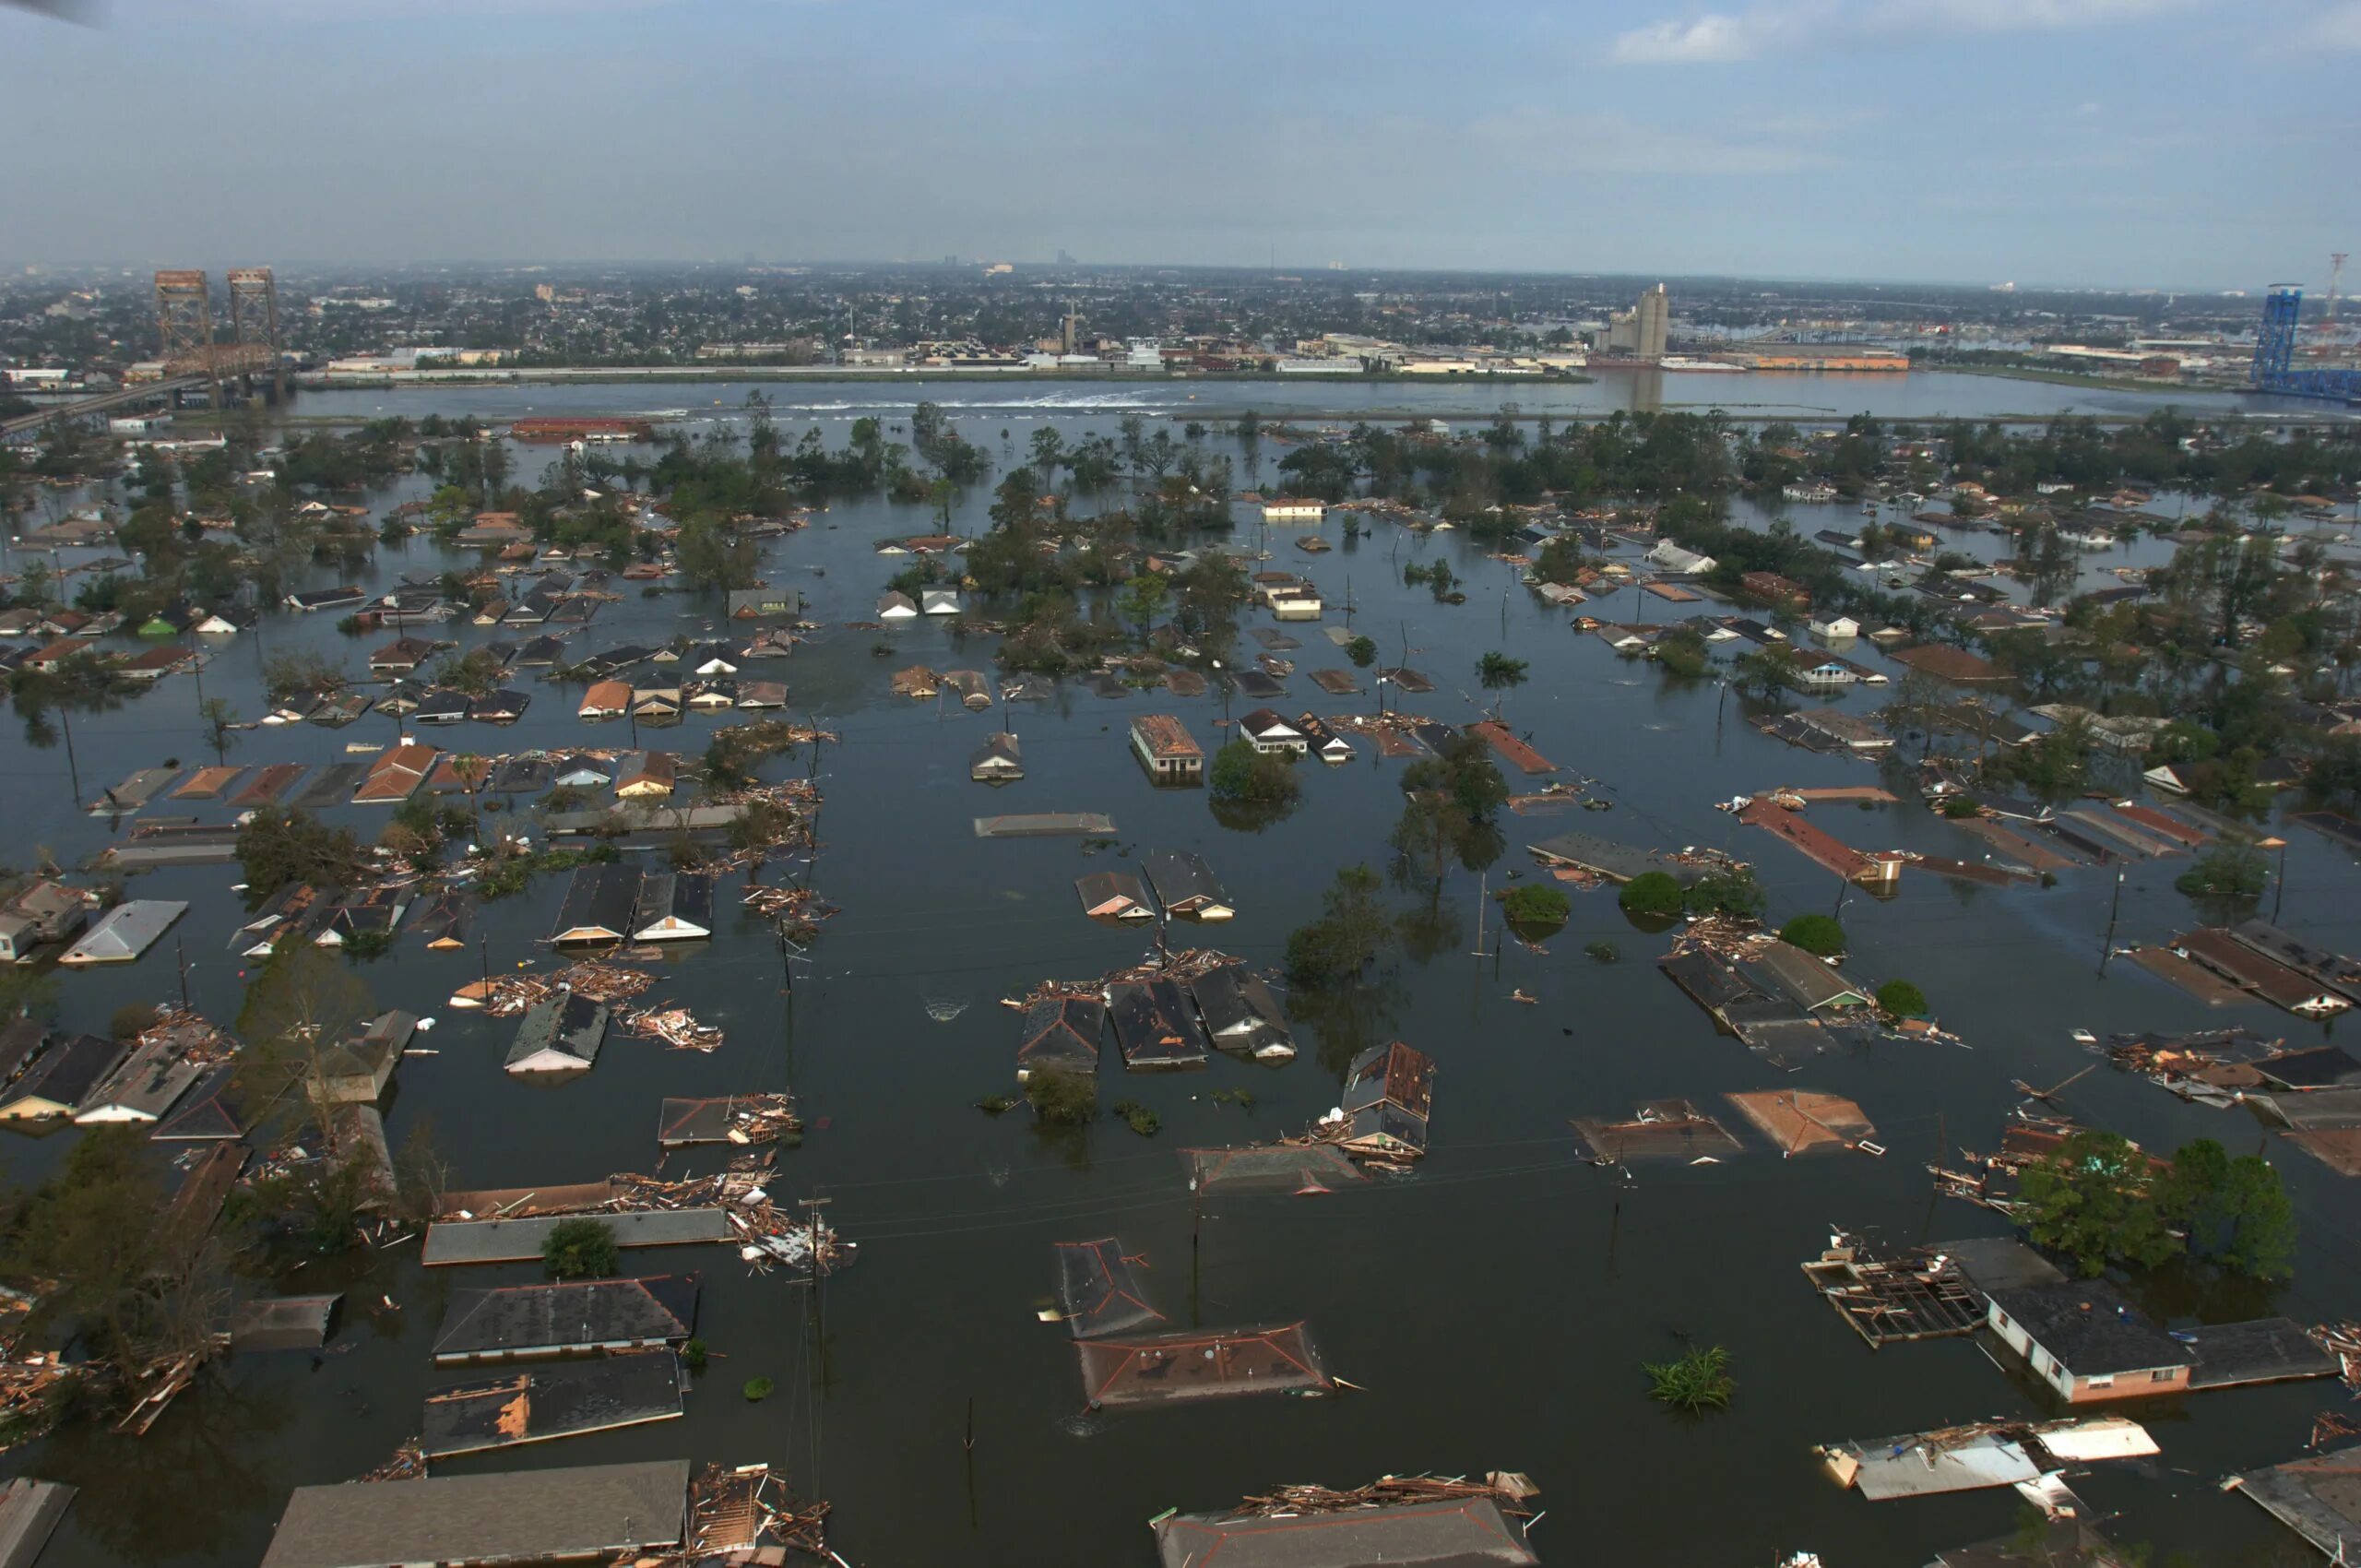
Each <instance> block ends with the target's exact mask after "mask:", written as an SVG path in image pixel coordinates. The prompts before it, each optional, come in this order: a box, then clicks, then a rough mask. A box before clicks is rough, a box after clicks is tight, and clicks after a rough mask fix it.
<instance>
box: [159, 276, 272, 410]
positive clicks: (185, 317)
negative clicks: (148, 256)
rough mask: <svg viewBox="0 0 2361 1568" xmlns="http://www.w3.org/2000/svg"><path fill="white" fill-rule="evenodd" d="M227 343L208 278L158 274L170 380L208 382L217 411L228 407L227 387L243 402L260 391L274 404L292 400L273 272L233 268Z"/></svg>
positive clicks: (161, 336) (161, 329)
mask: <svg viewBox="0 0 2361 1568" xmlns="http://www.w3.org/2000/svg"><path fill="white" fill-rule="evenodd" d="M227 281H228V283H229V286H230V288H229V294H230V299H229V304H230V318H229V320H228V321H227V322H225V323H223V325H224V326H226V327H228V328H229V332H228V339H227V341H222V340H219V339H217V337H216V334H215V331H214V321H213V298H212V290H211V288H210V287H209V286H208V283H207V280H206V277H205V274H204V273H202V272H198V271H194V270H186V269H175V270H171V271H164V272H159V273H157V274H156V335H157V337H158V339H160V345H161V348H162V350H163V352H162V356H161V357H162V359H163V362H164V377H165V379H166V380H179V379H181V378H184V377H188V376H195V377H197V378H198V379H200V380H202V381H204V382H205V383H206V384H207V385H208V388H209V390H210V392H211V394H212V399H213V406H214V407H215V408H217V409H218V408H219V407H221V406H222V402H221V397H222V383H224V382H231V383H233V384H234V385H235V386H236V387H237V390H238V392H239V393H240V394H241V396H242V397H244V396H252V395H253V394H255V393H256V392H260V393H261V394H262V396H263V397H265V398H268V399H269V400H270V401H271V402H274V403H277V402H282V401H284V400H285V399H286V397H287V363H286V361H285V360H284V359H283V358H282V357H281V355H280V353H279V286H278V284H277V282H276V281H275V280H274V279H272V277H271V272H270V268H269V267H231V269H230V271H229V274H228V278H227Z"/></svg>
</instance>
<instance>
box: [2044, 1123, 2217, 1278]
mask: <svg viewBox="0 0 2361 1568" xmlns="http://www.w3.org/2000/svg"><path fill="white" fill-rule="evenodd" d="M2156 1199H2157V1193H2156V1176H2155V1170H2154V1168H2153V1165H2152V1164H2151V1163H2150V1161H2149V1159H2148V1157H2147V1156H2146V1155H2144V1154H2142V1153H2141V1152H2140V1150H2139V1149H2138V1148H2137V1147H2135V1146H2133V1145H2132V1144H2131V1143H2130V1141H2129V1140H2127V1139H2124V1138H2121V1137H2118V1136H2117V1135H2116V1134H2113V1133H2101V1132H2094V1131H2090V1130H2087V1129H2086V1130H2084V1131H2082V1132H2078V1133H2074V1134H2070V1135H2069V1136H2068V1138H2067V1139H2066V1141H2065V1142H2064V1143H2063V1144H2060V1145H2059V1146H2058V1147H2057V1148H2056V1149H2054V1150H2052V1151H2051V1152H2050V1153H2049V1154H2048V1155H2047V1156H2046V1157H2045V1158H2041V1159H2038V1160H2035V1162H2034V1163H2033V1164H2031V1165H2029V1166H2027V1167H2025V1170H2024V1175H2023V1180H2022V1182H2020V1184H2019V1187H2018V1208H2017V1217H2018V1218H2019V1219H2020V1220H2021V1221H2022V1222H2023V1225H2024V1227H2025V1233H2026V1234H2027V1235H2028V1236H2030V1237H2032V1239H2033V1241H2035V1244H2036V1245H2039V1246H2044V1247H2047V1248H2050V1249H2051V1250H2053V1251H2055V1252H2060V1253H2065V1254H2066V1255H2067V1256H2069V1257H2070V1258H2072V1259H2073V1260H2074V1264H2075V1266H2076V1267H2078V1268H2080V1269H2081V1270H2082V1273H2083V1274H2084V1275H2086V1276H2090V1277H2096V1276H2097V1275H2098V1274H2100V1273H2101V1272H2102V1271H2103V1270H2105V1269H2106V1265H2107V1263H2108V1261H2109V1260H2110V1259H2116V1258H2120V1259H2122V1260H2123V1261H2124V1262H2126V1263H2130V1264H2133V1265H2138V1266H2140V1267H2142V1268H2153V1267H2154V1266H2155V1265H2157V1264H2160V1263H2162V1262H2164V1261H2165V1259H2167V1258H2169V1257H2171V1256H2172V1255H2173V1254H2174V1253H2176V1252H2177V1251H2179V1245H2178V1243H2177V1242H2176V1241H2174V1239H2173V1236H2172V1233H2171V1231H2169V1230H2168V1229H2165V1213H2164V1209H2163V1208H2162V1206H2160V1205H2159V1204H2158V1203H2157V1201H2156Z"/></svg>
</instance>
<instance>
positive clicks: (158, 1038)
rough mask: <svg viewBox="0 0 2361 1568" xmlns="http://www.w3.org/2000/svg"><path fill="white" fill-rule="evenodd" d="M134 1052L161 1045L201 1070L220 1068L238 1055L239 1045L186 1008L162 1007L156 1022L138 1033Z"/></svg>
mask: <svg viewBox="0 0 2361 1568" xmlns="http://www.w3.org/2000/svg"><path fill="white" fill-rule="evenodd" d="M132 1046H133V1049H134V1050H145V1049H147V1048H148V1047H150V1046H162V1047H164V1048H165V1049H166V1050H167V1051H170V1052H171V1053H172V1054H173V1055H175V1056H178V1057H180V1058H182V1059H183V1060H184V1061H188V1062H194V1063H196V1064H197V1065H198V1066H200V1067H218V1066H219V1065H220V1064H221V1063H224V1062H227V1061H229V1060H230V1058H231V1057H232V1056H235V1055H236V1054H237V1053H238V1042H237V1041H236V1040H235V1039H231V1037H230V1036H229V1035H228V1034H227V1033H225V1032H224V1031H222V1030H220V1029H218V1028H214V1027H213V1026H212V1025H211V1024H208V1023H207V1022H206V1021H205V1020H204V1019H203V1018H202V1017H199V1016H197V1014H196V1011H195V1010H194V1009H192V1008H187V1007H159V1008H158V1009H157V1010H156V1021H155V1022H154V1023H152V1024H150V1025H148V1027H147V1028H144V1029H142V1030H140V1031H139V1034H138V1036H137V1038H136V1039H134V1040H133V1041H132Z"/></svg>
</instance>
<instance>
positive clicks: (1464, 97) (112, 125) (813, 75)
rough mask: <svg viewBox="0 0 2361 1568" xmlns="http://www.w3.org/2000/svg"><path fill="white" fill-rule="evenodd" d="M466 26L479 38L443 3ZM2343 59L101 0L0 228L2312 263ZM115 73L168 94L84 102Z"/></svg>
mask: <svg viewBox="0 0 2361 1568" xmlns="http://www.w3.org/2000/svg"><path fill="white" fill-rule="evenodd" d="M2257 9H2261V10H2262V11H2263V13H2264V15H2263V16H2262V17H2261V18H2256V17H2255V16H2254V15H2253V13H2254V11H2255V10H2257ZM462 15H464V16H465V17H466V18H467V19H468V26H467V32H466V36H467V39H468V47H467V48H466V49H465V50H455V49H454V48H453V47H452V46H451V43H450V42H449V36H450V35H449V33H448V30H443V29H438V28H435V27H426V26H421V25H418V24H419V23H420V22H421V19H425V20H432V19H433V18H457V17H460V16H462ZM1406 30H1415V33H1416V36H1417V37H1418V41H1419V42H1418V47H1417V48H1416V49H1407V48H1403V47H1401V46H1400V45H1401V43H1402V41H1403V40H1404V38H1405V37H1406V36H1409V34H1408V33H1407V32H1406ZM889 50H890V53H889ZM2356 51H2361V0H2279V3H2277V4H2275V5H2272V6H2267V7H2260V8H2257V7H2244V8H2239V7H2232V6H2227V5H2225V4H2218V3H2214V0H1989V3H1985V0H1796V3H1793V4H1766V5H1757V6H1740V7H1732V8H1727V9H1714V8H1711V7H1693V6H1690V7H1684V6H1678V5H1670V6H1668V5H1665V4H1663V3H1661V0H1613V3H1611V4H1608V5H1604V6H1596V7H1593V8H1589V9H1586V10H1585V11H1584V13H1582V14H1580V15H1578V16H1568V15H1562V14H1557V13H1551V12H1547V11H1543V10H1539V9H1534V8H1526V7H1520V6H1503V5H1482V6H1475V7H1471V8H1467V9H1465V10H1463V11H1462V12H1460V13H1457V14H1455V16H1454V17H1453V24H1452V26H1451V27H1449V28H1448V29H1447V30H1446V29H1443V28H1442V27H1441V26H1440V25H1439V24H1438V21H1437V19H1436V18H1434V17H1432V16H1431V15H1429V14H1427V13H1423V12H1418V11H1413V10H1412V9H1410V8H1409V7H1407V6H1399V5H1394V4H1390V3H1389V4H1383V5H1379V6H1374V7H1370V6H1361V7H1351V8H1347V7H1340V6H1327V5H1317V6H1298V7H1293V8H1290V9H1288V10H1287V12H1285V13H1284V14H1269V13H1263V12H1249V11H1247V10H1245V9H1244V8H1243V7H1237V6H1228V5H1222V4H1217V5H1215V6H1209V7H1204V8H1200V9H1199V10H1197V11H1194V12H1192V14H1191V16H1190V18H1189V21H1188V25H1187V26H1186V27H1185V28H1184V27H1181V26H1179V25H1176V24H1175V23H1173V22H1171V21H1170V20H1169V19H1167V18H1143V17H1134V16H1127V15H1115V16H1107V15H1100V14H1097V13H1094V12H1089V11H1086V10H1083V9H1081V8H1079V7H1064V6H1047V7H1040V8H1036V9H1033V10H1030V11H1028V12H1027V13H1026V14H1025V15H1024V16H1022V17H1017V16H1014V15H1005V14H999V13H993V12H990V11H985V10H979V9H958V8H953V7H948V6H941V5H938V4H933V3H931V0H908V3H904V4H888V5H883V6H868V7H860V8H853V7H846V6H836V5H831V4H826V3H791V0H730V3H725V4H711V5H701V6H687V5H680V4H670V3H665V0H592V3H590V4H587V5H575V6H564V7H560V6H552V5H550V4H547V3H546V0H492V3H491V4H486V5H479V6H465V7H460V6H451V5H447V4H443V3H440V0H436V3H433V4H429V5H425V6H417V5H411V6H393V5H390V4H386V3H384V0H360V3H357V4H354V5H350V6H344V7H342V8H340V9H339V11H338V13H337V14H336V15H335V16H334V17H331V18H325V19H324V18H319V17H318V16H316V15H315V14H314V11H313V9H312V8H310V7H305V6H296V5H293V4H291V3H288V0H231V4H229V5H227V6H222V7H217V8H213V9H211V10H210V11H208V14H207V16H206V17H204V18H188V17H185V16H184V15H183V14H182V13H181V12H180V11H179V10H177V9H172V8H168V7H166V6H162V5H161V4H160V0H112V4H110V5H109V6H106V7H105V9H104V11H103V12H102V13H101V15H100V17H99V18H98V25H95V26H87V27H85V26H75V25H71V24H69V23H66V22H62V21H59V20H56V19H53V18H47V17H43V16H41V15H37V14H33V13H30V12H23V11H15V10H10V11H5V12H0V90H5V91H6V92H7V94H8V95H9V101H11V102H12V104H15V105H17V106H18V113H19V115H20V116H21V122H22V123H27V124H39V125H52V126H54V127H57V130H58V134H56V135H54V136H53V137H51V138H50V139H49V144H48V145H47V146H46V147H45V148H44V153H43V157H42V159H41V160H18V161H17V162H16V163H13V164H12V165H10V166H9V168H8V169H7V171H6V172H4V173H0V203H5V205H6V208H7V209H8V210H9V211H10V212H11V214H12V215H13V216H14V217H15V218H16V220H17V221H14V222H12V223H11V224H10V226H9V228H10V234H9V236H8V242H9V243H8V244H7V247H6V248H7V249H8V250H9V251H10V252H11V253H12V254H11V255H10V256H9V257H8V258H7V259H9V260H10V261H12V262H17V263H27V262H34V263H51V264H58V265H67V264H74V263H123V264H129V265H136V264H141V263H148V262H155V261H159V260H166V259H170V260H180V259H183V258H195V259H207V258H228V257H255V256H262V257H267V258H269V259H271V260H273V261H275V262H277V263H278V264H279V265H282V266H300V265H307V264H309V265H323V266H335V265H352V264H364V263H376V264H394V263H424V262H432V261H436V260H446V261H451V262H466V263H472V264H483V265H516V264H528V263H535V262H541V263H548V264H552V265H560V264H569V263H570V264H582V265H615V264H623V263H628V262H634V261H641V262H649V263H658V262H664V261H670V260H681V261H691V260H698V259H726V260H738V259H741V258H743V257H745V256H748V255H753V256H755V257H758V258H760V259H762V260H765V261H770V262H779V263H787V262H798V261H801V262H830V261H841V262H850V261H857V260H860V259H863V258H868V259H877V260H901V261H911V260H916V261H925V260H939V259H940V258H941V257H943V255H954V254H955V255H963V256H972V257H976V258H978V259H983V260H1013V261H1040V260H1045V259H1047V258H1049V257H1050V256H1052V255H1056V254H1057V253H1058V252H1060V251H1066V252H1070V253H1072V254H1073V255H1076V256H1079V257H1082V258H1085V259H1086V261H1089V262H1093V263H1097V264H1105V265H1137V266H1155V265H1166V266H1209V267H1223V266H1234V267H1242V266H1265V265H1271V264H1275V265H1277V266H1278V267H1282V268H1284V269H1287V270H1307V269H1313V268H1318V267H1323V266H1325V265H1327V264H1329V263H1332V262H1342V263H1344V264H1346V266H1347V268H1348V269H1351V270H1356V271H1383V270H1448V271H1464V272H1472V273H1482V272H1529V273H1548V274H1598V273H1606V274H1615V275H1630V276H1663V277H1665V278H1667V279H1679V278H1683V277H1759V278H1763V279H1863V280H1871V279H1876V280H1889V281H1893V282H1927V283H1946V284H1953V285H1959V284H1978V283H1982V284H1997V283H2000V282H2007V281H2013V282H2016V283H2018V284H2019V285H2021V286H2023V287H2027V288H2032V287H2039V286H2066V287H2118V288H2158V289H2170V290H2192V291H2193V290H2223V289H2245V290H2248V291H2259V290H2260V289H2261V288H2262V287H2263V286H2265V285H2266V284H2268V283H2272V282H2276V281H2282V280H2295V281H2299V282H2302V283H2304V284H2306V286H2307V287H2308V290H2310V291H2318V290H2319V288H2320V287H2321V285H2322V284H2323V283H2324V281H2325V276H2324V275H2325V271H2326V257H2327V255H2328V253H2330V252H2331V251H2332V250H2340V249H2349V248H2352V247H2351V246H2350V245H2349V244H2348V243H2347V242H2348V240H2349V234H2348V233H2347V232H2346V228H2347V226H2348V224H2349V218H2348V217H2347V213H2346V211H2345V210H2343V209H2342V208H2343V205H2344V204H2342V203H2340V202H2339V201H2338V199H2337V196H2338V192H2339V190H2340V188H2341V187H2340V186H2339V184H2338V183H2337V176H2338V174H2339V172H2340V160H2339V159H2338V157H2337V153H2338V151H2339V150H2340V148H2341V146H2342V145H2349V142H2350V137H2351V133H2352V131H2353V129H2354V128H2355V126H2354V124H2353V120H2354V116H2353V115H2352V113H2351V112H2350V111H2348V110H2344V109H2343V108H2341V107H2331V108H2328V109H2325V110H2317V111H2316V110H2312V109H2309V108H2308V107H2301V106H2303V105H2307V104H2308V102H2310V101H2318V102H2319V103H2323V104H2335V103H2337V102H2338V100H2337V98H2336V97H2335V93H2336V84H2337V82H2338V79H2339V77H2340V75H2341V74H2342V73H2344V72H2347V71H2349V69H2350V67H2351V65H2352V63H2353V60H2354V57H2355V52H2356ZM1258 62H1259V63H1258ZM265 84H267V86H266V85H265ZM123 102H133V103H138V104H142V105H146V106H147V112H146V113H134V114H128V115H125V114H117V113H101V112H100V111H101V109H102V108H104V106H107V105H112V104H117V103H123ZM2290 103H2294V104H2296V105H2299V107H2298V108H2296V109H2295V110H2292V111H2291V110H2289V109H2288V108H2287V107H2286V105H2288V104H2290Z"/></svg>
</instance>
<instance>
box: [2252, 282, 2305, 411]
mask: <svg viewBox="0 0 2361 1568" xmlns="http://www.w3.org/2000/svg"><path fill="white" fill-rule="evenodd" d="M2303 313H2304V289H2303V285H2302V284H2300V283H2273V284H2272V286H2271V288H2270V290H2269V291H2267V292H2265V293H2264V295H2263V296H2262V325H2261V326H2260V327H2258V328H2257V329H2256V331H2255V335H2254V385H2255V386H2256V387H2257V388H2258V389H2261V390H2269V389H2270V386H2271V383H2272V382H2273V381H2277V380H2280V379H2282V378H2284V376H2285V375H2286V374H2287V373H2288V368H2289V366H2290V365H2291V364H2292V363H2293V362H2294V361H2295V357H2296V317H2298V316H2300V315H2303Z"/></svg>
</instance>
